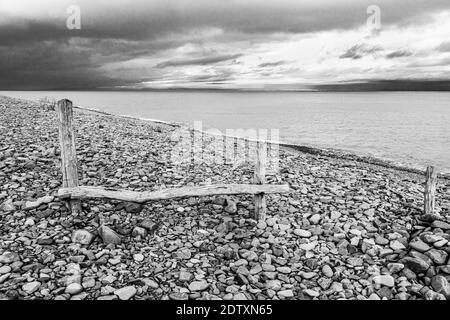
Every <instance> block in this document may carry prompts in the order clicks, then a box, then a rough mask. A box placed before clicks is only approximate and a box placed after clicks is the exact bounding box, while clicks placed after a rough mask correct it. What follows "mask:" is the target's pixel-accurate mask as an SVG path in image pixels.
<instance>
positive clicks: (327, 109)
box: [0, 91, 450, 173]
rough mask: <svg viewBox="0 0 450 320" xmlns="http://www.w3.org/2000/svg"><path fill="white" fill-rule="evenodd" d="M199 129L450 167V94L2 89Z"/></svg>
mask: <svg viewBox="0 0 450 320" xmlns="http://www.w3.org/2000/svg"><path fill="white" fill-rule="evenodd" d="M0 94H2V95H7V96H12V97H18V98H24V99H30V100H37V99H39V98H43V97H52V98H55V99H60V98H68V99H70V100H72V101H73V103H74V105H78V106H83V107H89V108H97V109H99V110H103V111H107V112H110V113H114V114H119V115H130V116H135V117H142V118H152V119H159V120H166V121H172V122H181V123H186V124H189V125H193V124H194V121H202V122H203V128H204V129H208V128H217V129H220V130H222V132H223V133H225V130H226V129H239V128H242V129H279V133H280V140H281V141H283V142H288V143H296V144H302V145H308V146H315V147H324V148H333V149H340V150H346V151H351V152H353V153H357V154H360V155H370V156H374V157H377V158H382V159H388V160H392V161H395V162H397V163H400V164H403V165H408V166H412V167H418V168H424V167H425V166H426V165H428V164H430V165H435V166H437V167H438V168H439V171H441V172H447V173H449V172H450V93H447V92H442V93H437V92H370V93H367V92H361V93H329V92H321V93H311V92H306V93H303V92H302V93H298V92H297V93H294V92H266V93H261V92H208V91H191V92H185V91H180V92H78V91H70V92H63V91H39V92H36V91H34V92H33V91H16V92H14V91H0Z"/></svg>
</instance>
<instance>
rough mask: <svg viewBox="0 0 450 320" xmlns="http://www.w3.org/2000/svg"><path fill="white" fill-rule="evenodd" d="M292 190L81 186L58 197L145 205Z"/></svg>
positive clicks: (234, 186) (271, 187)
mask: <svg viewBox="0 0 450 320" xmlns="http://www.w3.org/2000/svg"><path fill="white" fill-rule="evenodd" d="M290 191H291V189H290V188H289V186H288V185H287V184H286V185H271V184H264V185H256V184H225V185H210V186H199V187H181V188H168V189H163V190H158V191H143V192H138V191H129V190H108V189H105V188H102V187H89V186H80V187H74V188H61V189H59V191H58V196H59V197H60V198H61V199H113V200H122V201H130V202H137V203H144V202H148V201H155V200H167V199H174V198H187V197H203V196H217V195H238V194H261V193H268V194H270V193H285V192H290Z"/></svg>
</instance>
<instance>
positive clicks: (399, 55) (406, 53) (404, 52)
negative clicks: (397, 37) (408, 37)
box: [386, 50, 412, 59]
mask: <svg viewBox="0 0 450 320" xmlns="http://www.w3.org/2000/svg"><path fill="white" fill-rule="evenodd" d="M409 56H412V52H411V51H408V50H397V51H393V52H391V53H388V54H387V55H386V58H388V59H395V58H402V57H409Z"/></svg>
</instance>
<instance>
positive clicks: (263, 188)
mask: <svg viewBox="0 0 450 320" xmlns="http://www.w3.org/2000/svg"><path fill="white" fill-rule="evenodd" d="M57 112H58V115H59V140H60V145H61V160H62V163H61V170H62V175H63V187H62V188H61V189H60V190H59V191H58V196H59V197H60V198H61V199H66V200H67V201H68V204H69V207H70V209H71V211H72V214H73V215H78V214H80V213H81V202H80V201H81V200H83V199H112V200H122V201H130V202H137V203H145V202H148V201H157V200H168V199H175V198H186V197H204V196H217V195H240V194H253V195H254V205H255V213H254V218H255V219H256V220H263V219H265V216H266V197H265V195H266V194H273V193H286V192H290V191H291V189H290V188H289V186H288V185H287V184H283V185H272V184H265V169H266V155H267V149H266V148H267V144H266V143H265V142H258V143H257V148H256V163H255V172H254V184H220V185H210V186H197V187H181V188H167V189H161V190H157V191H143V192H137V191H130V190H111V189H106V188H103V187H101V186H97V187H93V186H79V184H78V171H77V156H76V148H75V134H74V131H73V111H72V102H71V101H70V100H67V99H63V100H60V101H58V105H57ZM436 181H437V171H436V169H435V167H432V166H430V167H427V170H426V175H425V186H424V210H423V217H424V218H426V219H430V220H434V219H438V218H439V214H437V213H436V212H435V197H436Z"/></svg>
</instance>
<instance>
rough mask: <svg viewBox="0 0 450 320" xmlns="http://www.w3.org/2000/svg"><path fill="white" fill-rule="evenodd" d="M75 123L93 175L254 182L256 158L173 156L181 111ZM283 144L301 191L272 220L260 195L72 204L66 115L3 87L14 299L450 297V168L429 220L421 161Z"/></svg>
mask: <svg viewBox="0 0 450 320" xmlns="http://www.w3.org/2000/svg"><path fill="white" fill-rule="evenodd" d="M74 129H75V132H76V146H77V156H78V166H79V170H78V171H79V181H80V184H81V185H88V186H105V187H108V188H112V189H128V190H135V191H144V190H159V189H162V188H168V187H182V186H196V185H204V184H219V183H220V184H222V183H251V182H252V179H253V170H254V168H253V163H251V162H243V163H241V164H239V165H232V164H215V163H208V162H204V163H200V164H195V165H189V164H184V165H181V166H180V165H174V164H173V163H172V162H171V161H170V154H171V152H172V150H173V147H174V145H175V144H176V141H174V140H173V139H172V133H173V131H174V130H176V127H174V126H172V125H170V124H164V123H156V122H150V121H143V120H138V119H131V118H124V117H117V116H112V115H108V114H102V113H97V112H92V111H87V110H81V109H74ZM206 144H207V142H206ZM206 149H207V148H206ZM279 157H280V162H279V169H280V170H279V171H278V172H274V173H273V174H270V175H268V177H267V183H269V184H271V183H272V184H282V183H288V184H289V185H290V187H291V189H292V191H291V192H290V193H287V194H275V195H268V196H267V217H266V219H265V220H264V221H256V220H254V219H253V211H254V207H253V198H252V197H251V196H230V197H202V198H187V199H180V200H170V201H169V200H164V201H155V202H148V203H146V204H136V203H126V202H120V201H114V200H84V201H82V210H83V213H82V215H80V216H72V215H71V213H70V212H69V211H68V209H67V207H66V203H65V202H64V201H61V200H60V199H58V197H57V192H58V189H59V188H61V187H62V185H61V184H62V175H61V170H60V151H59V140H58V119H57V114H56V112H55V111H52V110H49V109H47V108H43V107H42V106H40V105H39V104H38V103H35V102H31V101H26V100H20V99H13V98H8V97H4V96H0V298H1V299H39V300H117V299H120V300H129V299H136V300H147V299H157V300H160V299H164V300H166V299H171V300H188V299H190V300H191V299H223V300H253V299H257V300H271V299H281V300H284V299H294V300H311V299H315V300H337V299H348V300H354V299H358V300H366V299H369V300H381V299H384V300H386V299H387V300H390V299H395V300H410V299H413V300H415V299H426V300H445V299H450V285H449V281H450V261H449V258H448V255H449V253H450V179H448V177H443V176H441V177H440V178H439V180H438V185H437V192H436V207H437V210H438V212H439V214H440V216H441V219H439V220H434V221H423V220H422V219H421V214H422V210H423V209H422V208H423V183H424V176H423V175H422V174H419V173H415V172H411V171H407V170H398V168H390V167H388V166H382V165H377V164H376V163H369V162H367V161H358V159H352V158H351V157H339V156H331V155H327V154H323V153H318V152H310V153H308V152H303V151H302V150H298V148H297V149H296V148H291V147H289V146H281V147H280V149H279Z"/></svg>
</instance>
